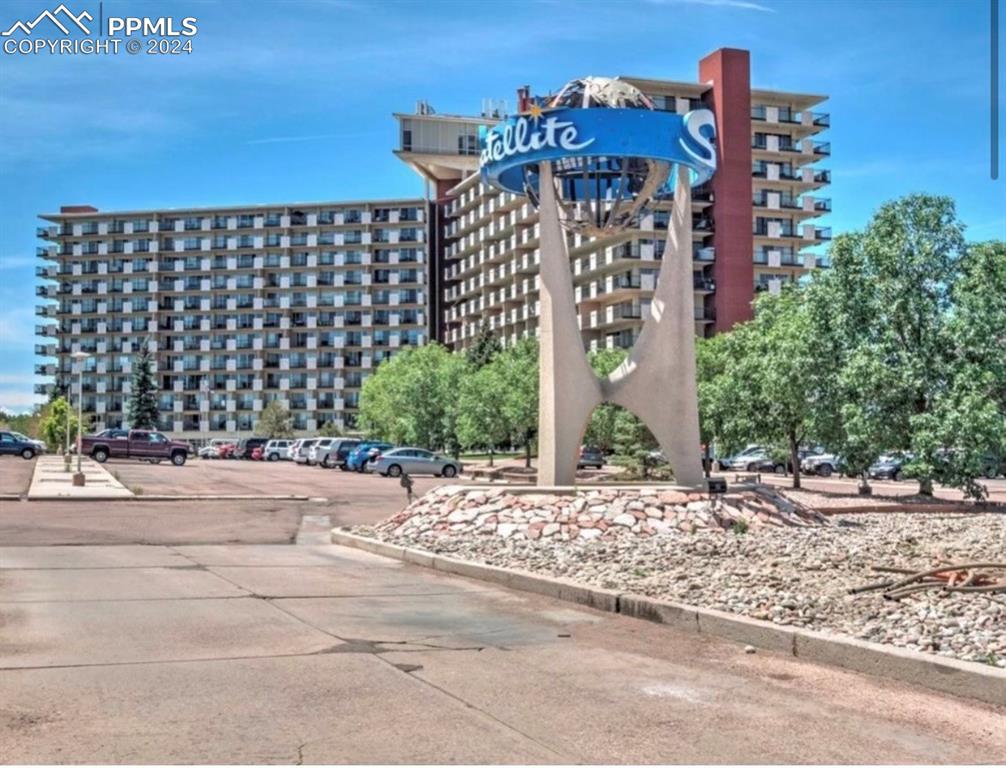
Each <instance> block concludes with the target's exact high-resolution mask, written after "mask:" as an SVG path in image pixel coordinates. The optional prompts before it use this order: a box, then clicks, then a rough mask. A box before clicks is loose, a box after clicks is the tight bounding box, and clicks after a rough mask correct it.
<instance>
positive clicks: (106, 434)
mask: <svg viewBox="0 0 1006 768" xmlns="http://www.w3.org/2000/svg"><path fill="white" fill-rule="evenodd" d="M95 437H103V438H107V439H108V440H126V439H127V438H128V437H129V430H128V429H117V428H112V429H103V430H101V432H99V433H98V434H96V435H95Z"/></svg>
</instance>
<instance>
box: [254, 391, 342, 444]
mask: <svg viewBox="0 0 1006 768" xmlns="http://www.w3.org/2000/svg"><path fill="white" fill-rule="evenodd" d="M328 423H329V424H330V423H331V422H328ZM255 434H256V435H258V436H259V437H268V438H269V439H270V440H271V439H274V438H278V437H293V427H291V426H290V411H288V410H287V409H286V408H285V407H283V404H282V403H280V402H279V400H272V401H270V402H269V404H268V405H267V406H266V407H265V408H264V409H263V410H262V415H261V416H259V419H258V423H257V424H256V425H255Z"/></svg>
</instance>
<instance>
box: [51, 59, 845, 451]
mask: <svg viewBox="0 0 1006 768" xmlns="http://www.w3.org/2000/svg"><path fill="white" fill-rule="evenodd" d="M622 79H624V80H627V81H628V82H630V83H632V84H633V85H635V86H636V87H638V88H639V89H640V90H642V91H643V92H644V93H645V94H646V95H647V96H649V97H650V99H651V100H652V101H653V103H654V106H655V108H656V109H663V110H672V111H675V112H679V113H685V112H688V111H690V110H692V109H695V108H698V107H706V108H709V109H712V110H713V112H714V113H715V115H716V125H717V153H718V169H717V173H716V174H715V176H714V177H713V179H712V181H711V182H710V183H709V184H707V185H704V186H703V187H699V188H697V189H696V190H694V193H693V203H692V215H693V249H692V279H693V289H694V294H693V295H694V318H695V330H696V333H697V334H699V335H702V336H705V335H710V334H712V333H714V332H716V331H720V330H726V329H729V328H730V327H732V326H733V325H734V324H735V323H737V322H741V321H743V320H746V319H748V318H750V317H751V312H752V309H751V304H752V301H753V299H754V297H755V295H756V294H757V292H758V291H762V290H769V291H777V290H779V289H780V287H781V286H782V285H783V284H784V283H785V282H787V281H792V280H796V279H798V278H799V277H801V276H802V275H804V274H806V273H807V272H808V271H810V270H811V269H814V268H816V267H820V266H823V265H824V257H823V256H821V255H820V254H819V253H818V252H817V251H816V250H815V247H816V246H820V245H822V244H823V243H824V242H826V241H827V240H828V239H829V238H830V231H829V230H828V229H827V228H824V227H821V226H820V225H819V218H820V217H821V216H823V215H826V214H827V213H828V212H829V211H830V209H831V204H830V201H829V200H828V199H827V198H826V197H824V196H823V190H824V189H825V188H826V187H827V185H828V183H829V182H830V172H829V171H827V170H824V169H821V168H819V167H818V162H819V161H820V160H822V159H824V158H826V157H828V156H829V154H830V147H829V145H828V144H827V143H825V142H822V141H820V140H819V135H820V134H821V133H822V132H823V131H824V130H826V129H827V128H828V125H829V118H828V115H827V114H824V113H821V112H817V111H813V109H814V108H815V107H817V106H818V105H819V104H820V103H821V102H822V101H824V99H825V97H823V96H817V95H812V94H800V93H787V92H780V91H766V90H756V89H752V88H751V84H750V62H749V56H748V53H747V52H746V51H740V50H733V49H722V50H719V51H716V52H714V53H712V54H710V55H709V56H707V57H706V58H705V59H703V60H702V61H701V62H700V63H699V77H698V82H695V83H687V82H676V81H669V80H654V79H644V78H638V77H623V78H622ZM531 98H532V97H531V95H530V91H529V89H528V88H522V89H520V90H519V91H518V104H517V107H518V110H520V111H523V110H524V108H526V107H527V106H528V105H529V102H530V100H531ZM505 113H506V109H505V107H490V108H488V109H483V112H482V114H481V115H478V116H452V115H439V114H436V113H435V112H434V111H433V110H432V109H431V108H430V107H429V105H428V104H426V103H425V102H420V103H419V104H418V105H417V108H416V111H415V113H414V114H396V115H395V117H396V119H397V121H398V127H399V144H398V148H397V149H396V150H395V154H396V155H397V156H398V158H399V159H400V160H402V161H403V162H405V163H407V164H408V165H409V166H411V167H412V168H413V169H414V170H415V171H416V172H417V173H418V174H419V175H420V176H421V177H422V178H423V179H424V180H425V183H426V195H425V198H424V199H393V200H379V201H361V202H344V203H339V202H335V203H303V204H277V205H271V206H244V207H227V208H213V209H210V208H192V209H177V210H145V211H113V212H103V211H99V210H97V209H95V208H93V207H90V206H67V207H64V208H61V209H60V212H59V213H54V214H44V215H42V216H41V218H42V219H44V220H45V221H46V222H47V225H46V226H44V227H41V228H39V230H38V235H39V237H40V238H41V239H42V240H44V241H45V243H46V244H45V245H44V246H41V247H39V249H38V255H39V257H40V258H41V259H42V260H43V264H42V265H41V266H39V267H38V268H37V270H36V272H37V275H38V277H39V278H40V284H39V285H38V287H37V288H36V291H37V294H38V295H39V296H40V297H42V298H43V299H46V300H48V301H47V302H46V303H45V304H43V305H41V306H39V307H38V308H37V309H36V313H37V314H38V315H39V317H40V318H41V320H40V324H39V325H38V326H37V327H36V331H37V333H38V335H39V336H40V337H41V343H39V344H38V345H37V347H36V352H37V353H38V354H39V355H40V356H42V357H44V358H47V362H44V363H41V364H39V365H37V366H36V373H37V374H39V375H41V376H44V377H46V378H48V379H50V382H51V383H45V384H38V385H36V392H37V393H39V394H48V393H50V392H52V391H53V389H56V390H58V391H67V390H69V389H70V386H71V384H72V385H73V392H74V394H76V383H77V374H78V372H79V371H80V372H82V385H83V408H84V411H85V413H89V414H91V415H92V417H93V424H94V425H95V426H96V427H99V428H104V427H118V426H122V425H124V424H126V421H127V418H126V409H127V401H128V396H129V387H130V371H131V363H132V359H133V357H134V355H135V354H136V352H137V351H138V350H139V348H140V347H141V345H144V344H145V345H147V347H148V348H149V349H150V350H151V351H152V352H153V353H154V355H155V357H156V367H157V380H158V385H159V388H160V408H161V423H160V428H161V429H162V430H164V431H167V432H170V433H171V434H173V435H176V436H180V437H186V438H197V439H198V438H209V437H215V436H230V435H234V434H240V433H245V434H248V433H250V432H251V431H252V430H253V429H254V426H255V423H256V421H257V418H258V414H259V413H260V412H261V411H262V409H263V408H264V407H265V406H266V405H267V404H268V403H269V402H270V401H272V400H279V401H280V402H281V403H283V404H284V405H285V406H286V407H287V408H289V410H290V411H291V414H292V419H293V425H294V427H295V429H296V430H297V431H298V432H300V433H311V432H314V431H315V430H318V429H320V428H322V426H323V425H325V424H326V423H329V422H332V423H334V424H336V425H337V426H338V427H340V428H349V429H352V428H353V427H354V426H355V424H356V408H357V403H358V399H359V392H360V387H361V385H362V383H363V381H364V379H365V377H366V376H367V375H368V374H369V373H370V372H371V371H372V370H374V368H375V367H376V366H377V365H378V364H379V363H380V361H381V360H382V359H384V358H385V357H387V356H388V355H391V354H394V352H395V350H396V349H399V348H401V347H403V346H408V345H419V344H423V343H425V342H427V341H428V340H430V339H436V340H438V341H441V342H443V343H445V344H448V345H450V346H452V347H454V348H459V349H460V348H465V347H467V346H468V345H469V344H470V343H471V342H472V341H473V340H474V339H475V338H476V336H477V334H478V333H479V330H480V328H481V326H482V325H483V323H488V324H489V325H490V327H492V328H493V329H494V330H495V331H496V333H497V334H498V335H499V336H500V337H501V338H502V339H503V340H504V342H506V343H510V342H513V341H515V340H517V339H519V338H520V337H522V336H525V335H528V334H535V333H536V332H537V318H538V263H539V253H538V218H537V213H536V211H535V209H534V207H533V206H532V205H531V203H530V201H529V200H528V199H527V198H525V197H522V196H518V195H512V194H508V193H501V192H498V191H496V190H494V189H490V188H487V187H486V186H485V185H483V184H482V183H481V181H480V179H479V175H478V155H479V150H480V147H479V129H480V127H481V126H486V125H492V124H494V123H495V122H498V121H499V120H500V119H502V118H503V117H504V116H505ZM669 211H670V201H666V202H663V203H658V204H656V205H654V206H653V208H652V210H649V211H646V212H645V213H644V215H642V216H641V217H640V219H639V221H638V222H637V223H636V224H635V225H634V226H632V227H630V228H629V229H627V230H626V231H625V232H623V233H621V234H619V235H617V236H615V237H611V238H606V239H603V240H591V239H588V238H584V237H582V236H580V235H570V236H569V238H570V241H569V246H570V257H571V259H572V271H573V274H574V282H575V296H576V300H577V312H578V316H579V322H580V327H581V331H582V336H583V341H584V344H585V346H586V347H588V348H598V347H629V346H631V345H632V344H633V343H634V341H635V339H636V336H637V335H638V333H639V329H640V328H641V326H642V318H643V317H644V316H645V313H646V312H647V311H648V308H649V304H650V301H651V299H652V296H653V291H654V288H655V285H656V278H657V274H658V272H659V266H660V263H659V262H660V259H661V257H662V252H663V245H664V238H665V236H666V227H667V221H668V215H669Z"/></svg>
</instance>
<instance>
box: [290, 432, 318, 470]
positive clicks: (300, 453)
mask: <svg viewBox="0 0 1006 768" xmlns="http://www.w3.org/2000/svg"><path fill="white" fill-rule="evenodd" d="M317 440H318V438H317V437H308V438H305V439H303V440H301V441H300V445H298V446H297V452H296V453H294V454H293V460H294V461H295V462H297V463H298V464H307V455H308V453H309V452H310V450H311V446H312V445H314V444H315V442H317Z"/></svg>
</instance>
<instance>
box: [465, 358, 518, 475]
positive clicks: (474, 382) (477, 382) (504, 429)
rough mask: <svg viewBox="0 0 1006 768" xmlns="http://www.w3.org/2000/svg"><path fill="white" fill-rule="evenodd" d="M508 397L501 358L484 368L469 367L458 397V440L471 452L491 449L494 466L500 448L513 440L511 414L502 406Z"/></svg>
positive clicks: (490, 461)
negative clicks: (509, 418) (509, 415)
mask: <svg viewBox="0 0 1006 768" xmlns="http://www.w3.org/2000/svg"><path fill="white" fill-rule="evenodd" d="M469 361H470V358H469ZM469 366H471V363H470V362H469ZM506 397H507V392H506V381H505V380H504V378H503V370H502V365H501V364H500V363H499V358H498V357H497V358H494V359H493V360H492V361H491V362H489V363H487V364H485V365H483V366H482V367H480V368H472V367H469V370H468V372H467V373H466V375H465V376H464V378H463V380H462V382H461V391H460V394H459V397H458V417H457V432H458V441H459V442H460V443H461V446H462V447H463V448H467V449H473V448H488V450H489V466H490V467H491V466H493V453H494V451H495V449H496V447H497V446H500V445H505V444H506V443H508V442H509V440H510V437H511V430H510V423H509V422H508V420H507V414H506V412H505V410H504V409H503V408H501V407H500V403H502V402H504V401H505V400H506Z"/></svg>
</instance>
